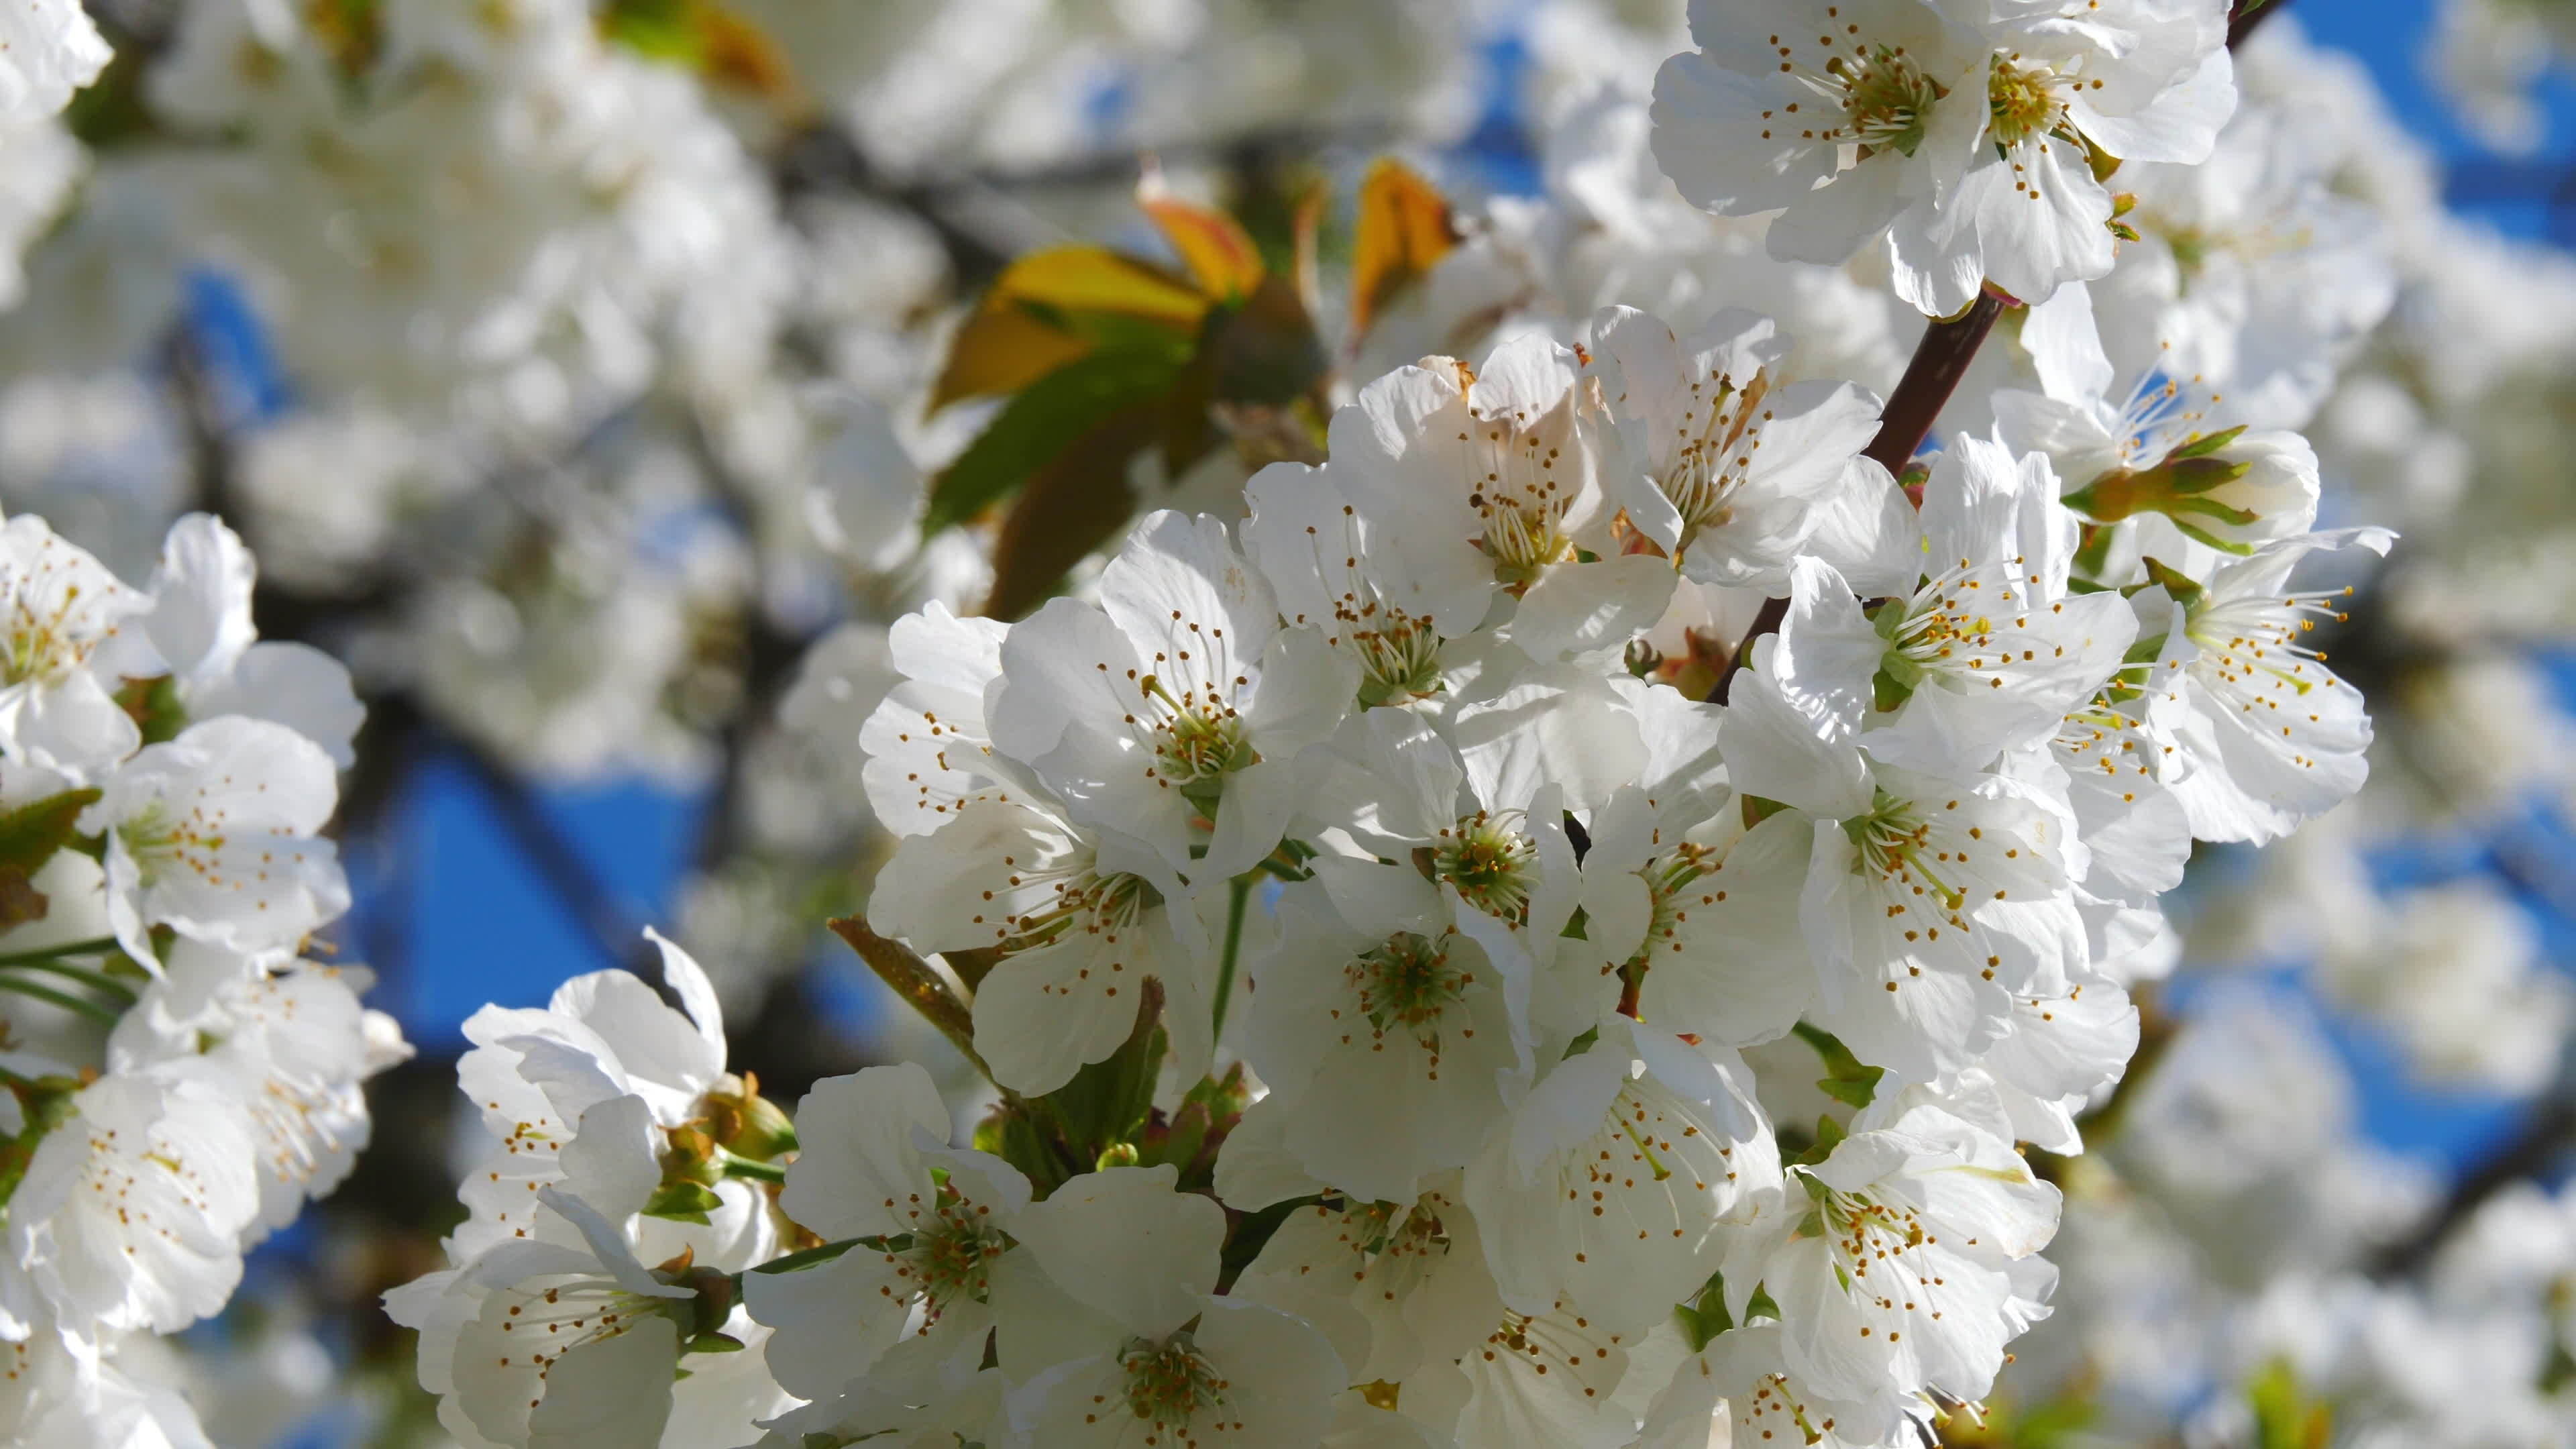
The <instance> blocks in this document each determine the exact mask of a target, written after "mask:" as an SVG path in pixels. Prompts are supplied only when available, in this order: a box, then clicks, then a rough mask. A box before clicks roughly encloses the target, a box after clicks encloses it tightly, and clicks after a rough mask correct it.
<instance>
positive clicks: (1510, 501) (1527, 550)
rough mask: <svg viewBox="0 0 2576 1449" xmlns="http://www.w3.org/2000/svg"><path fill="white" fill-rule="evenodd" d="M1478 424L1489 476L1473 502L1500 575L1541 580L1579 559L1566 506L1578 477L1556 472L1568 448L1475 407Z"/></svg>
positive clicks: (1513, 580)
mask: <svg viewBox="0 0 2576 1449" xmlns="http://www.w3.org/2000/svg"><path fill="white" fill-rule="evenodd" d="M1468 416H1469V417H1470V418H1472V419H1474V420H1475V424H1476V434H1477V437H1476V443H1477V447H1476V454H1478V455H1481V459H1482V462H1483V474H1482V476H1481V478H1480V479H1479V481H1478V482H1477V483H1476V485H1475V487H1474V488H1472V489H1471V490H1470V491H1469V493H1468V495H1467V506H1468V507H1470V508H1473V509H1474V510H1476V516H1477V518H1478V519H1480V520H1482V521H1483V523H1484V525H1485V531H1484V533H1483V535H1482V536H1481V537H1479V538H1478V540H1477V546H1478V547H1480V548H1482V549H1483V550H1484V552H1485V557H1487V558H1489V559H1492V560H1493V561H1494V574H1495V576H1496V577H1497V578H1499V579H1501V580H1502V581H1503V582H1504V583H1505V584H1508V585H1512V586H1514V587H1515V588H1518V587H1520V586H1524V585H1527V584H1531V583H1534V582H1536V581H1537V579H1538V576H1539V575H1540V574H1541V573H1543V572H1545V571H1546V569H1547V567H1548V565H1550V564H1556V563H1563V562H1565V561H1566V560H1567V559H1570V558H1572V557H1574V540H1573V539H1571V538H1569V537H1567V536H1566V532H1565V510H1566V507H1567V505H1568V504H1570V503H1571V502H1572V501H1573V497H1574V489H1575V486H1576V480H1574V479H1572V478H1569V477H1566V476H1563V475H1560V474H1559V473H1558V472H1557V471H1556V465H1557V462H1558V460H1559V459H1560V458H1561V457H1562V456H1563V454H1564V449H1562V448H1559V447H1556V446H1553V445H1551V444H1550V443H1549V442H1548V441H1547V440H1546V439H1545V438H1543V437H1541V436H1540V435H1539V434H1538V433H1537V432H1535V431H1531V430H1528V429H1526V428H1524V427H1521V426H1517V425H1515V424H1513V423H1506V422H1503V421H1501V420H1499V419H1497V418H1495V417H1493V416H1489V415H1487V414H1486V413H1484V412H1482V411H1480V410H1477V409H1473V408H1471V409H1469V410H1468Z"/></svg>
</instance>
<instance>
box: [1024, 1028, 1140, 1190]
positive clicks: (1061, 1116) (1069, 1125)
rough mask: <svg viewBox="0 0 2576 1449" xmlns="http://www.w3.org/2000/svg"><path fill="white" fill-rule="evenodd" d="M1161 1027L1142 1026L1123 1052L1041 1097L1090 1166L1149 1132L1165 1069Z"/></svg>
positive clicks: (1068, 1139) (1078, 1154)
mask: <svg viewBox="0 0 2576 1449" xmlns="http://www.w3.org/2000/svg"><path fill="white" fill-rule="evenodd" d="M1163 1052H1164V1036H1163V1029H1162V1027H1161V1026H1160V1025H1158V1024H1151V1023H1140V1025H1139V1028H1138V1030H1137V1031H1136V1032H1135V1033H1134V1034H1133V1035H1131V1036H1129V1037H1128V1038H1127V1040H1126V1042H1125V1043H1123V1044H1122V1045H1120V1047H1119V1048H1118V1050H1116V1051H1114V1052H1112V1053H1110V1054H1109V1055H1108V1056H1107V1057H1105V1058H1103V1059H1102V1060H1100V1061H1096V1062H1092V1063H1090V1064H1088V1065H1086V1066H1085V1067H1083V1069H1082V1070H1081V1071H1078V1072H1076V1073H1074V1074H1073V1080H1072V1081H1069V1082H1067V1083H1065V1084H1064V1085H1063V1086H1061V1087H1058V1088H1056V1089H1055V1090H1054V1091H1052V1092H1050V1093H1048V1094H1047V1095H1046V1096H1044V1097H1040V1098H1038V1099H1036V1103H1037V1105H1039V1106H1041V1107H1043V1108H1045V1109H1046V1110H1048V1111H1051V1112H1053V1113H1054V1114H1055V1117H1056V1120H1057V1121H1059V1122H1060V1123H1062V1124H1063V1127H1064V1137H1065V1141H1066V1142H1068V1143H1070V1144H1071V1145H1072V1147H1073V1150H1074V1152H1075V1154H1076V1155H1077V1156H1079V1157H1080V1158H1081V1159H1082V1160H1083V1161H1085V1162H1097V1160H1098V1159H1099V1157H1100V1154H1101V1153H1103V1152H1105V1151H1107V1150H1108V1149H1109V1148H1111V1147H1114V1146H1120V1145H1124V1144H1127V1143H1130V1142H1133V1141H1134V1140H1135V1139H1136V1138H1138V1137H1140V1136H1142V1135H1143V1134H1144V1131H1145V1123H1146V1119H1147V1118H1148V1117H1149V1116H1150V1115H1151V1114H1152V1112H1153V1109H1154V1078H1155V1076H1156V1075H1157V1074H1158V1073H1159V1072H1160V1070H1161V1068H1162V1065H1163Z"/></svg>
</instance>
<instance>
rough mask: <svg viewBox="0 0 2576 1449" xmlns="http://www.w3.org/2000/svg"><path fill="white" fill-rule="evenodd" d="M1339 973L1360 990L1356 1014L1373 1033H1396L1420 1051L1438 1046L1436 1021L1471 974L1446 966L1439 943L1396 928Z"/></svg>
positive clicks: (1464, 991) (1460, 994)
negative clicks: (1421, 1048) (1358, 1010)
mask: <svg viewBox="0 0 2576 1449" xmlns="http://www.w3.org/2000/svg"><path fill="white" fill-rule="evenodd" d="M1342 972H1343V975H1344V976H1345V977H1346V978H1347V979H1348V980H1349V982H1350V984H1351V987H1352V989H1353V990H1354V991H1356V992H1357V993H1358V994H1359V1005H1360V1014H1361V1015H1363V1016H1365V1017H1367V1018H1368V1021H1369V1025H1370V1026H1371V1027H1373V1028H1375V1029H1376V1031H1377V1034H1378V1035H1380V1036H1384V1035H1385V1034H1386V1033H1388V1032H1390V1031H1400V1032H1403V1033H1405V1034H1407V1035H1409V1036H1411V1037H1412V1038H1413V1039H1414V1040H1415V1041H1416V1042H1418V1043H1419V1044H1421V1046H1422V1047H1423V1049H1424V1050H1426V1051H1430V1052H1434V1053H1436V1052H1438V1051H1439V1050H1440V1021H1441V1018H1442V1016H1443V1015H1444V1014H1446V1013H1447V1011H1448V1010H1449V1008H1450V1007H1452V1006H1454V1005H1456V1004H1457V1003H1458V1002H1460V1001H1461V1000H1464V999H1465V997H1466V994H1467V988H1468V987H1469V986H1470V985H1472V984H1474V982H1475V980H1476V976H1475V973H1474V972H1472V971H1461V970H1459V969H1458V968H1457V967H1455V966H1452V965H1450V964H1449V953H1448V952H1447V950H1445V949H1444V948H1443V946H1442V945H1441V943H1439V942H1435V941H1432V940H1430V939H1428V938H1426V937H1423V936H1419V935H1416V934H1414V933H1413V932H1411V931H1404V932H1400V933H1398V934H1396V935H1394V936H1391V937H1389V938H1388V939H1387V941H1386V943H1385V944H1384V945H1381V946H1376V947H1373V948H1371V949H1369V950H1367V951H1363V952H1361V953H1360V955H1359V956H1358V957H1357V958H1356V959H1354V960H1353V961H1352V962H1351V963H1350V964H1349V965H1348V966H1345V967H1343V968H1342Z"/></svg>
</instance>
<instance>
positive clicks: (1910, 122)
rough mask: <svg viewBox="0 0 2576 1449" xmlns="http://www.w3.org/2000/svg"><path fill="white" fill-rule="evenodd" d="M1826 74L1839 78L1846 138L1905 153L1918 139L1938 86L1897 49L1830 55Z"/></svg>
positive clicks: (1908, 153) (1865, 145)
mask: <svg viewBox="0 0 2576 1449" xmlns="http://www.w3.org/2000/svg"><path fill="white" fill-rule="evenodd" d="M1825 70H1826V72H1827V73H1828V74H1830V75H1832V76H1833V77H1835V78H1836V79H1837V80H1839V81H1841V82H1842V88H1843V96H1842V100H1843V118H1844V125H1845V129H1846V130H1847V132H1848V136H1847V138H1846V139H1849V140H1851V141H1854V142H1857V143H1858V144H1859V145H1860V147H1861V148H1862V151H1863V153H1864V155H1866V154H1867V153H1869V152H1873V151H1882V150H1885V151H1894V152H1897V153H1898V154H1900V155H1905V156H1911V155H1913V154H1914V148H1916V147H1917V146H1920V145H1922V144H1923V129H1924V126H1925V125H1926V124H1927V122H1928V121H1929V118H1930V116H1931V113H1932V105H1933V102H1935V101H1938V100H1939V99H1940V98H1941V87H1940V86H1938V85H1936V84H1935V83H1934V82H1933V80H1932V78H1931V77H1930V76H1927V75H1925V74H1924V73H1923V68H1922V67H1921V66H1919V65H1917V64H1915V63H1914V58H1913V57H1912V56H1909V55H1907V54H1906V53H1905V52H1904V51H1903V50H1902V49H1897V48H1891V47H1889V46H1885V45H1881V46H1879V47H1877V48H1876V49H1875V50H1872V51H1870V52H1869V53H1867V54H1866V55H1863V56H1861V57H1860V58H1859V59H1857V60H1847V59H1845V58H1843V57H1842V56H1835V57H1834V58H1833V59H1832V60H1830V61H1828V62H1826V64H1825Z"/></svg>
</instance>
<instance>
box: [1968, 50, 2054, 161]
mask: <svg viewBox="0 0 2576 1449" xmlns="http://www.w3.org/2000/svg"><path fill="white" fill-rule="evenodd" d="M1986 104H1987V107H1988V109H1989V112H1990V122H1991V124H1992V125H1993V127H1994V133H1995V140H1996V141H1997V142H1999V143H2001V144H2003V145H2006V146H2017V145H2019V144H2021V143H2022V142H2024V141H2027V140H2029V139H2030V138H2031V137H2033V136H2044V135H2047V134H2048V133H2049V132H2050V131H2051V130H2054V129H2055V128H2056V126H2057V121H2058V116H2059V114H2060V113H2061V112H2062V111H2063V110H2064V109H2065V106H2064V103H2063V102H2061V101H2059V100H2058V98H2057V75H2056V73H2055V72H2053V71H2051V70H2049V69H2048V68H2047V67H2045V66H2035V65H2017V64H2015V63H2014V62H2013V61H2011V60H2009V59H2007V58H2005V57H2003V56H2000V55H1999V56H1996V57H1995V60H1994V65H1993V67H1992V68H1991V69H1990V70H1988V71H1987V73H1986Z"/></svg>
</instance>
